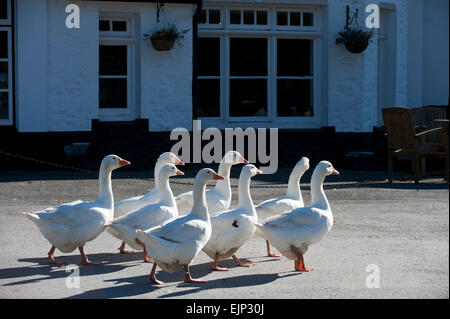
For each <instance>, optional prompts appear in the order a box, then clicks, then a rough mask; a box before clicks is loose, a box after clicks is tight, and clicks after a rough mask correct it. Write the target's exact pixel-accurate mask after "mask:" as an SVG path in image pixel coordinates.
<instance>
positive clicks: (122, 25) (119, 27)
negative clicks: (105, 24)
mask: <svg viewBox="0 0 450 319" xmlns="http://www.w3.org/2000/svg"><path fill="white" fill-rule="evenodd" d="M112 27H113V31H119V32H126V31H127V22H126V21H113V22H112Z"/></svg>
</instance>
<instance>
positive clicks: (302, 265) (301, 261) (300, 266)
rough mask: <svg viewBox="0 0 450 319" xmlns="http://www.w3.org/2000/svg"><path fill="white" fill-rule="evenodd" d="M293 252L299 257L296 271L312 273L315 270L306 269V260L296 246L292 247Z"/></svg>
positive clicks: (296, 262) (296, 260) (296, 261)
mask: <svg viewBox="0 0 450 319" xmlns="http://www.w3.org/2000/svg"><path fill="white" fill-rule="evenodd" d="M291 251H292V252H293V253H294V254H296V255H297V258H296V259H295V267H294V268H295V270H296V271H301V272H310V271H311V270H313V269H312V268H306V267H305V260H304V259H303V254H302V253H301V252H300V251H299V250H298V249H297V248H296V247H295V246H294V245H291Z"/></svg>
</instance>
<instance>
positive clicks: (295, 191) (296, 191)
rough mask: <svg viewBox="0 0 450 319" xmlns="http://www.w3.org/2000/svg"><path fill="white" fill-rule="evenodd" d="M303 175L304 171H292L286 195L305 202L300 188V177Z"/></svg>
mask: <svg viewBox="0 0 450 319" xmlns="http://www.w3.org/2000/svg"><path fill="white" fill-rule="evenodd" d="M302 175H303V172H295V171H294V172H292V174H291V175H290V176H289V182H288V188H287V192H286V196H287V197H289V198H294V199H296V200H299V201H301V202H302V204H303V197H302V193H301V190H300V179H301V177H302Z"/></svg>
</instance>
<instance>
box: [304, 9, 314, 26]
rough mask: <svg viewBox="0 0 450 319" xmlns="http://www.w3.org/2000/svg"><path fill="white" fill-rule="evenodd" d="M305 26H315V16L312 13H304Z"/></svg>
mask: <svg viewBox="0 0 450 319" xmlns="http://www.w3.org/2000/svg"><path fill="white" fill-rule="evenodd" d="M303 26H305V27H312V26H314V14H313V13H312V12H303Z"/></svg>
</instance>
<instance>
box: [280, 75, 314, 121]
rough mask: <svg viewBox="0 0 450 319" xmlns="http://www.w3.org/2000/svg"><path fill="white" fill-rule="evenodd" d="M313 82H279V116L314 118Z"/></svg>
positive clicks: (284, 80) (282, 80) (281, 80)
mask: <svg viewBox="0 0 450 319" xmlns="http://www.w3.org/2000/svg"><path fill="white" fill-rule="evenodd" d="M312 92H313V91H312V80H287V79H279V80H277V115H278V116H314V112H313V99H312Z"/></svg>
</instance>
